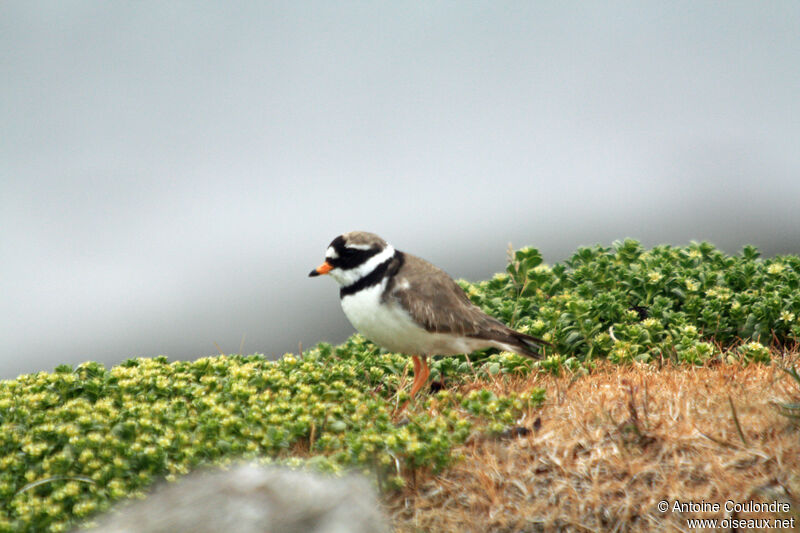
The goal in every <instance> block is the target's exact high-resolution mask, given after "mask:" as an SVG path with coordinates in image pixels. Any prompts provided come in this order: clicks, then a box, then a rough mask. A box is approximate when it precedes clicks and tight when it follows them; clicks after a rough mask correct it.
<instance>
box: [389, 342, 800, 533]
mask: <svg viewBox="0 0 800 533" xmlns="http://www.w3.org/2000/svg"><path fill="white" fill-rule="evenodd" d="M796 359H797V354H794V355H793V356H787V357H786V358H784V359H783V360H779V361H778V364H773V365H772V366H763V365H755V364H754V365H749V366H739V365H731V366H728V365H717V366H714V367H703V368H691V367H685V366H684V367H678V368H671V367H664V368H662V369H660V370H657V369H653V368H645V367H625V366H614V365H610V364H608V365H601V366H600V367H599V368H598V369H597V371H596V372H593V373H592V375H589V376H583V377H571V376H563V377H544V376H538V377H535V376H534V377H531V378H527V379H526V380H522V379H518V380H516V381H513V382H510V383H509V382H505V383H503V382H500V381H497V382H490V383H488V384H487V383H475V384H471V385H467V388H469V387H476V386H488V387H493V388H495V389H496V390H497V391H500V390H505V391H508V390H523V389H525V388H529V387H532V386H540V387H544V388H545V389H546V390H547V401H546V403H545V404H544V406H543V407H542V408H541V409H537V410H532V411H531V412H529V413H527V415H526V416H527V418H526V419H525V420H524V421H522V422H521V423H522V424H523V425H524V426H526V427H528V428H531V429H532V431H531V432H530V433H529V434H528V435H524V436H521V437H516V438H508V439H505V440H491V439H487V438H475V439H474V440H472V441H471V442H469V443H468V444H466V445H465V446H464V447H463V448H462V450H461V452H462V454H463V455H464V459H463V460H462V461H460V462H459V463H458V464H456V465H455V466H454V467H452V468H451V469H449V470H447V471H445V472H443V473H442V474H440V475H437V476H426V477H425V478H424V479H422V476H421V478H420V479H419V480H418V482H417V483H416V486H412V487H410V488H409V490H408V491H407V492H406V493H405V494H403V495H400V496H394V497H392V498H391V499H390V500H389V501H388V502H387V507H388V511H389V513H391V515H392V517H393V521H394V525H395V528H396V530H397V531H399V532H417V531H430V532H437V531H448V532H449V531H459V532H479V531H493V532H494V531H498V532H500V531H549V530H574V531H685V530H687V526H686V519H687V518H688V517H708V518H720V519H722V518H726V517H731V514H730V513H726V512H725V510H724V508H723V509H721V510H720V511H719V512H717V513H714V512H707V513H680V512H671V511H668V512H666V513H660V512H658V510H657V508H656V504H657V503H658V502H659V501H660V500H667V501H669V502H670V505H671V504H672V502H674V501H675V500H681V501H693V502H702V501H705V502H710V503H713V502H717V503H720V504H724V502H725V501H726V500H734V501H736V502H747V501H750V500H755V501H765V502H769V501H773V500H775V499H777V500H779V501H781V500H782V501H788V502H790V503H791V509H792V512H793V513H794V515H793V516H795V517H797V516H798V511H800V430H798V428H796V427H794V426H791V424H790V423H789V421H788V420H787V419H786V418H785V417H783V416H780V415H779V414H778V413H777V410H776V409H775V407H774V405H773V404H772V402H775V401H779V402H780V401H786V400H787V399H790V398H797V395H798V390H797V386H796V384H794V383H793V382H792V380H791V379H790V378H789V376H787V375H786V374H785V373H784V372H782V371H781V370H780V369H779V368H778V367H779V365H781V364H783V365H790V364H792V363H793V362H794V361H795V360H796ZM732 406H733V407H732ZM737 421H738V422H737ZM739 428H740V429H739ZM754 516H764V517H766V516H770V515H763V514H762V515H748V514H743V513H740V514H738V515H737V514H735V513H734V515H733V517H734V518H747V517H754ZM787 516H792V515H787ZM795 523H796V524H797V525H800V519H796V520H795Z"/></svg>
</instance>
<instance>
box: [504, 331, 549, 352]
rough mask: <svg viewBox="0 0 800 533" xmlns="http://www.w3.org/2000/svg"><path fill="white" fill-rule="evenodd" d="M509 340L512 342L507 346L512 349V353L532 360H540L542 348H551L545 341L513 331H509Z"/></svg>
mask: <svg viewBox="0 0 800 533" xmlns="http://www.w3.org/2000/svg"><path fill="white" fill-rule="evenodd" d="M511 339H513V340H512V342H509V344H510V345H511V346H513V347H514V350H513V351H514V352H517V353H518V354H520V355H526V356H528V357H533V358H534V359H541V358H542V356H543V354H542V346H550V347H551V348H552V346H553V345H552V344H550V343H549V342H547V341H543V340H542V339H537V338H536V337H531V336H530V335H525V334H524V333H520V332H519V331H514V330H511Z"/></svg>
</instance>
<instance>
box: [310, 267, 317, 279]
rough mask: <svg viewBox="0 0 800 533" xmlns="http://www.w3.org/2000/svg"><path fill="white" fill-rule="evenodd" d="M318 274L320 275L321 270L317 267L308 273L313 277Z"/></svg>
mask: <svg viewBox="0 0 800 533" xmlns="http://www.w3.org/2000/svg"><path fill="white" fill-rule="evenodd" d="M316 276H319V272H317V269H314V270H312V271H311V272H309V273H308V277H309V278H313V277H316Z"/></svg>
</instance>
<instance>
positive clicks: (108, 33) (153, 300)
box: [0, 1, 800, 378]
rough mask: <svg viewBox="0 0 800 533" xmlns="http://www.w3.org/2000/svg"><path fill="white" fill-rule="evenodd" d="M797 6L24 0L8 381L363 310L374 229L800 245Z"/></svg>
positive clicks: (13, 152) (0, 161) (435, 240)
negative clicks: (359, 241) (348, 298)
mask: <svg viewBox="0 0 800 533" xmlns="http://www.w3.org/2000/svg"><path fill="white" fill-rule="evenodd" d="M798 28H800V3H797V2H777V1H776V2H768V3H756V2H749V3H747V2H714V3H711V2H659V3H656V2H619V3H614V2H546V3H545V2H508V3H497V2H485V3H476V2H452V3H450V2H422V3H399V2H398V3H384V4H381V5H379V4H378V3H371V2H358V3H351V2H344V3H332V2H305V3H299V2H282V3H237V2H225V3H223V2H220V3H216V4H211V3H196V2H44V3H36V2H28V1H25V2H22V1H20V2H3V3H2V4H0V71H1V72H2V77H1V78H0V79H2V82H0V102H2V103H1V104H0V257H2V262H1V263H0V337H2V339H3V340H2V342H0V378H3V377H13V376H15V375H16V374H17V373H18V372H23V371H24V372H29V371H35V370H40V369H41V370H50V369H52V367H53V366H55V365H56V364H59V363H61V362H69V363H76V362H80V361H83V360H87V359H94V360H100V361H103V362H105V363H107V364H112V363H114V362H118V361H120V360H123V359H125V358H127V357H131V356H136V355H143V356H152V355H157V354H160V353H165V354H167V355H169V356H170V357H171V358H184V359H187V358H188V359H191V358H195V357H199V356H203V355H207V354H210V353H213V352H215V350H216V348H215V347H214V343H215V342H216V343H218V344H219V345H220V346H221V347H222V348H223V349H224V350H225V351H226V352H236V351H238V350H239V346H240V343H241V340H242V337H243V336H244V350H245V351H246V352H261V353H266V354H268V355H276V354H280V353H282V352H284V351H287V350H295V349H296V347H297V343H298V342H299V341H302V342H303V343H304V345H306V346H308V345H311V344H313V343H315V342H317V341H319V340H330V341H334V342H338V341H341V340H343V339H344V338H345V337H346V336H347V335H348V334H349V332H350V331H352V330H351V328H350V327H349V325H348V324H347V322H346V319H345V318H344V316H343V315H342V313H341V310H340V309H339V305H338V297H337V289H336V287H335V285H334V284H333V282H331V281H330V280H325V279H322V280H309V279H307V278H306V277H305V276H306V274H307V273H308V271H309V270H310V269H311V268H312V267H314V266H316V265H317V264H318V263H319V262H320V261H321V259H322V255H323V252H324V249H325V247H326V246H327V244H328V242H329V241H330V240H331V239H332V238H333V237H335V236H336V235H337V234H339V233H342V232H344V231H348V230H352V229H366V230H370V231H375V232H377V233H379V234H381V235H382V236H384V237H385V238H387V239H388V240H390V241H391V242H392V243H393V244H395V246H396V247H398V248H400V249H403V250H408V251H411V252H413V253H416V254H418V255H421V256H423V257H426V258H427V259H429V260H431V261H433V262H435V263H437V264H438V265H440V266H442V267H443V268H445V269H446V270H447V271H448V272H450V273H451V274H452V275H454V276H456V277H466V278H468V279H481V278H485V277H487V276H489V275H491V273H493V272H496V271H498V270H501V269H502V268H503V266H504V261H505V249H506V246H507V244H508V242H513V244H514V245H515V246H522V245H533V246H536V247H539V248H540V249H541V250H542V251H543V252H544V254H545V258H546V260H547V261H549V262H554V261H557V260H561V259H563V258H564V257H565V256H567V255H568V254H569V253H571V252H572V251H573V250H574V249H575V248H576V247H577V246H579V245H583V244H593V243H595V242H603V243H606V244H607V243H610V242H611V241H613V240H615V239H621V238H625V237H635V238H639V239H641V240H643V241H644V242H645V243H646V244H648V245H652V244H655V243H659V242H671V243H676V244H681V243H685V242H687V241H688V240H690V239H706V240H711V241H712V242H715V243H716V244H718V245H720V246H722V247H723V248H724V249H726V250H727V251H729V252H736V251H737V250H739V249H740V248H741V246H742V245H743V244H746V243H753V244H756V245H758V246H760V247H761V248H762V249H763V250H764V251H765V252H766V253H797V252H798V245H799V244H800V233H799V232H798V231H797V228H798V227H800V210H798V208H797V205H798V200H800V179H798V178H799V177H800V149H798V139H800V98H798V95H800V68H799V67H798V65H800V31H798Z"/></svg>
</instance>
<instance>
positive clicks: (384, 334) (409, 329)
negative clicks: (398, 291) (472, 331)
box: [342, 280, 493, 355]
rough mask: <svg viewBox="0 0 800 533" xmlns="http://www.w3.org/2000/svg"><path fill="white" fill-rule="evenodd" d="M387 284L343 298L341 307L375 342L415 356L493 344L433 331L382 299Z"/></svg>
mask: <svg viewBox="0 0 800 533" xmlns="http://www.w3.org/2000/svg"><path fill="white" fill-rule="evenodd" d="M385 284H386V280H383V282H382V283H380V284H376V285H373V286H372V287H368V288H366V289H362V290H360V291H358V292H357V293H355V294H352V295H349V296H345V297H344V298H342V310H343V311H344V314H345V315H346V316H347V318H348V320H350V323H351V324H353V327H354V328H356V329H357V330H358V332H359V333H361V334H362V335H364V336H365V337H366V338H368V339H369V340H371V341H372V342H374V343H376V344H378V345H379V346H381V347H383V348H386V349H387V350H390V351H393V352H401V353H405V354H416V355H451V354H457V353H470V352H473V351H475V350H478V349H480V348H487V347H489V346H493V344H491V343H487V342H486V341H481V340H479V339H472V338H467V337H458V336H455V335H451V334H448V333H430V332H428V331H426V330H425V328H423V327H421V326H419V325H417V324H416V323H415V322H414V321H413V320H412V318H411V315H409V314H408V312H407V311H406V310H405V309H403V308H402V307H400V305H398V304H394V303H391V302H385V303H384V302H381V295H382V294H383V290H384V287H385Z"/></svg>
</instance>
